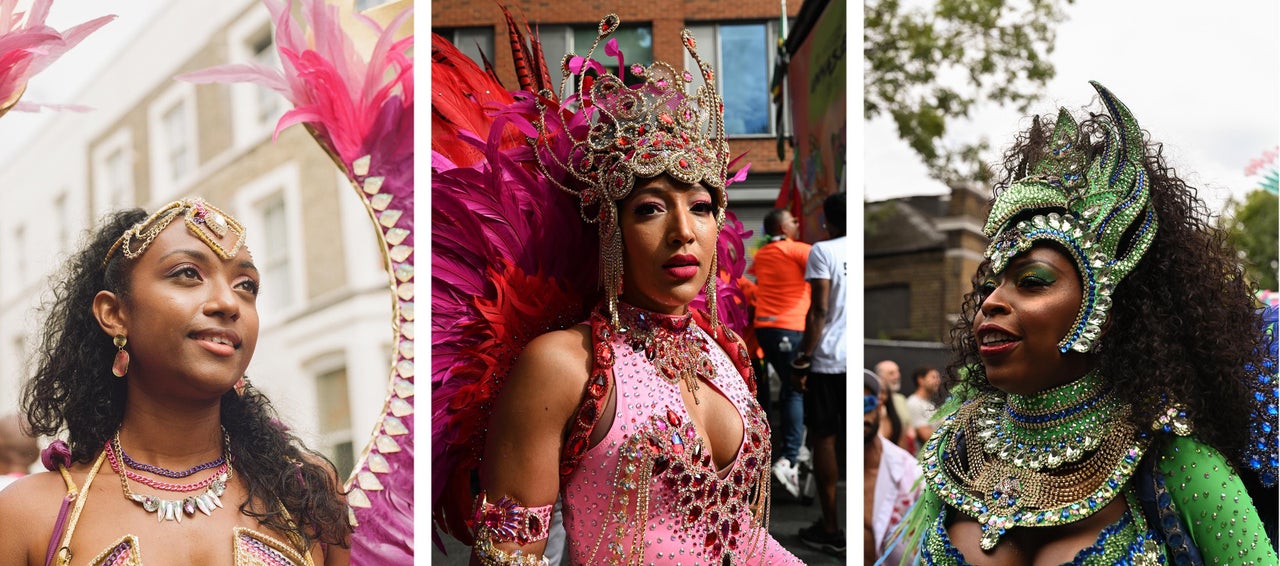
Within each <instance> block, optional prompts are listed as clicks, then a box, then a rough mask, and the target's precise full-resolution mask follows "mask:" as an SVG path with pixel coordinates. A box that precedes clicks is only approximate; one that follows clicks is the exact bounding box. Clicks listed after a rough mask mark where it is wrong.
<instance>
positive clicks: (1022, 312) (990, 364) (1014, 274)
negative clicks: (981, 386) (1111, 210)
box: [972, 245, 1090, 395]
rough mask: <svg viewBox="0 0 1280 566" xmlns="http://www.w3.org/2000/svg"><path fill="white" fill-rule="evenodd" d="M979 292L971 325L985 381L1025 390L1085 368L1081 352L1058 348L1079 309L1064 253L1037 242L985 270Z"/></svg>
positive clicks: (1066, 379)
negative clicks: (1001, 268)
mask: <svg viewBox="0 0 1280 566" xmlns="http://www.w3.org/2000/svg"><path fill="white" fill-rule="evenodd" d="M979 292H980V293H981V295H982V302H981V304H980V306H979V308H978V313H977V315H976V316H974V319H973V328H972V330H973V333H974V338H975V339H976V341H977V343H978V355H979V356H980V357H981V358H982V363H983V365H984V367H985V368H986V374H987V381H989V382H990V383H991V385H993V386H995V387H996V388H998V389H1000V390H1002V391H1004V392H1006V393H1012V394H1017V395H1029V394H1033V393H1036V392H1039V391H1044V390H1046V389H1049V388H1052V387H1056V386H1058V385H1062V384H1065V383H1070V382H1071V381H1073V380H1075V379H1077V378H1079V377H1080V376H1082V375H1084V374H1085V372H1087V371H1088V369H1089V362H1090V359H1089V358H1088V357H1087V356H1085V355H1082V354H1077V353H1074V352H1072V353H1068V354H1062V353H1061V352H1059V351H1058V342H1059V341H1060V340H1062V338H1063V337H1064V336H1066V335H1067V332H1068V331H1069V330H1070V329H1071V327H1072V326H1073V325H1074V324H1075V321H1076V317H1077V316H1078V315H1079V312H1080V301H1081V283H1080V275H1079V273H1078V272H1077V271H1076V267H1075V263H1073V262H1072V261H1071V258H1069V257H1068V256H1067V255H1065V254H1063V253H1062V252H1060V251H1058V249H1057V248H1055V247H1052V246H1049V245H1037V246H1036V247H1034V248H1032V249H1031V250H1030V251H1029V252H1027V253H1024V254H1022V255H1020V256H1017V257H1015V258H1014V259H1013V260H1012V261H1010V262H1009V264H1008V265H1007V266H1006V267H1005V270H1004V271H1002V272H1000V273H994V274H990V275H987V276H986V277H985V278H984V279H983V280H982V282H981V284H980V289H979Z"/></svg>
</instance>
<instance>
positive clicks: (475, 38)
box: [440, 27, 493, 69]
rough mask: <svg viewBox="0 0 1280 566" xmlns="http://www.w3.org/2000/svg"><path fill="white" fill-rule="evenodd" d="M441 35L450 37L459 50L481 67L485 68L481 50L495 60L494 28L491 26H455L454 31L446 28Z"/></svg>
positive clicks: (491, 59)
mask: <svg viewBox="0 0 1280 566" xmlns="http://www.w3.org/2000/svg"><path fill="white" fill-rule="evenodd" d="M440 35H443V36H444V37H447V38H449V41H452V42H453V46H454V47H457V48H458V51H461V52H462V53H463V54H464V55H466V56H467V57H470V58H471V60H472V61H475V62H476V65H479V66H480V68H481V69H483V68H484V58H483V57H481V56H480V53H481V52H484V56H485V57H488V58H489V60H490V61H493V28H491V27H474V28H455V29H453V30H452V31H449V30H444V32H443V33H441V34H440Z"/></svg>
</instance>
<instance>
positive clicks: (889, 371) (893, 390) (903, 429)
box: [875, 360, 916, 453]
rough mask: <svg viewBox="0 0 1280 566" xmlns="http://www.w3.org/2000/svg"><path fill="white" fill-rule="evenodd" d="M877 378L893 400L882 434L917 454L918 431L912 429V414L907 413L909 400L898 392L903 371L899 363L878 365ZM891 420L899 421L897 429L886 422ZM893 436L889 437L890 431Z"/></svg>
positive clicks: (883, 362)
mask: <svg viewBox="0 0 1280 566" xmlns="http://www.w3.org/2000/svg"><path fill="white" fill-rule="evenodd" d="M875 367H876V376H878V377H879V378H880V383H883V384H884V385H885V395H887V396H888V398H889V399H891V400H892V403H891V404H886V405H885V406H886V407H887V408H888V410H887V411H885V416H884V418H882V419H881V422H880V434H881V435H882V436H884V437H885V438H888V439H890V440H893V441H894V442H895V443H897V445H898V446H901V447H902V448H903V449H905V450H906V451H907V452H912V453H914V452H915V449H916V431H915V430H913V429H912V428H911V420H910V415H911V413H910V412H908V411H907V398H906V396H904V395H903V394H901V393H899V392H898V390H899V389H902V371H900V370H899V369H898V363H897V362H895V361H893V360H884V361H881V362H880V363H877V364H876V366H875ZM890 418H895V419H897V421H898V423H897V426H896V427H890V426H889V423H888V422H886V421H887V420H888V419H890ZM891 430H892V431H893V436H888V434H889V433H890V431H891Z"/></svg>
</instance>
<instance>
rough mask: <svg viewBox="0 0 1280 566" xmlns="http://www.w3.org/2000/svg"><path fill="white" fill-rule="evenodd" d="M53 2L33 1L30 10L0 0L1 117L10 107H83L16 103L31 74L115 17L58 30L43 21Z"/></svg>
mask: <svg viewBox="0 0 1280 566" xmlns="http://www.w3.org/2000/svg"><path fill="white" fill-rule="evenodd" d="M52 4H53V0H35V3H34V4H33V5H32V6H31V9H30V10H27V11H26V12H20V11H18V0H0V116H3V115H4V114H5V112H8V111H9V110H10V109H12V110H17V111H19V112H36V111H39V110H40V109H41V108H60V109H69V110H85V108H84V107H80V106H55V105H45V104H38V103H34V102H18V99H20V98H22V93H23V92H24V91H25V90H26V88H27V81H28V80H30V79H31V77H33V76H35V75H36V73H39V72H40V71H43V70H44V69H45V68H47V67H48V66H49V65H50V64H52V63H53V62H54V61H57V60H58V58H59V57H61V56H62V54H63V53H66V52H67V51H68V50H70V49H71V48H72V47H75V46H76V44H78V43H80V42H81V41H82V40H84V38H85V37H88V35H89V34H91V33H93V32H94V31H95V30H97V29H98V28H100V27H102V26H104V25H106V23H107V22H109V21H111V20H114V19H115V18H116V17H115V16H102V17H99V18H94V19H92V20H89V21H87V22H85V23H82V24H80V25H77V26H73V27H71V28H70V29H68V30H66V31H62V32H60V31H58V30H55V29H53V28H52V27H49V26H48V25H46V24H45V19H46V18H47V17H48V15H49V8H50V6H51V5H52Z"/></svg>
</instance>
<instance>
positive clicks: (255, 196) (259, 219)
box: [232, 161, 307, 330]
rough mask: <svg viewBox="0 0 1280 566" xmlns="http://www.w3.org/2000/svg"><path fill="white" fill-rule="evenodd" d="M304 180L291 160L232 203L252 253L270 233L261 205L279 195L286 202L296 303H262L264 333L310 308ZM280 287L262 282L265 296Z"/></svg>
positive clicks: (249, 186) (250, 185) (245, 189)
mask: <svg viewBox="0 0 1280 566" xmlns="http://www.w3.org/2000/svg"><path fill="white" fill-rule="evenodd" d="M301 179H302V174H301V169H300V168H299V167H298V164H297V163H296V162H292V161H291V162H288V163H285V164H284V165H281V166H279V167H277V168H275V169H273V170H271V171H269V172H267V173H265V174H263V175H261V176H259V177H258V178H257V179H254V180H253V181H250V182H249V183H247V184H245V185H244V186H243V187H242V188H241V189H240V190H239V191H237V192H236V195H235V197H233V200H232V202H233V203H234V212H233V214H234V215H235V216H236V217H237V218H240V219H241V222H242V223H243V224H244V227H245V232H246V235H245V245H246V246H248V247H249V251H250V252H252V251H253V249H254V246H255V245H259V246H260V245H261V244H255V242H260V241H261V240H259V239H257V238H262V237H263V236H262V235H263V234H265V233H266V220H265V219H264V218H263V215H262V208H261V205H262V204H263V203H264V202H266V201H267V200H269V199H272V198H275V197H276V196H281V197H283V200H284V210H285V220H286V222H287V223H288V226H286V227H285V230H286V233H287V236H286V237H287V238H288V240H289V241H288V244H287V246H288V253H289V255H290V261H289V278H290V280H291V281H290V287H291V288H290V289H289V290H290V291H291V293H292V295H293V297H294V301H293V302H292V303H291V304H289V305H288V306H285V307H282V308H279V309H276V308H273V307H270V306H268V308H267V309H263V308H262V303H261V302H259V308H258V315H259V317H260V320H261V327H262V328H263V329H264V330H265V329H268V328H271V327H274V326H277V325H282V324H285V323H286V322H288V321H289V320H290V319H291V318H293V317H294V316H295V315H297V314H299V313H300V312H302V311H303V310H304V309H306V307H307V282H306V279H305V277H306V269H305V268H304V264H305V263H306V262H305V261H304V260H305V257H306V256H305V255H304V252H305V248H304V246H303V241H302V239H303V235H304V234H305V230H304V229H303V226H302V199H301V194H302V190H301V185H302V181H301ZM279 284H280V283H279V282H272V281H262V288H263V290H264V292H265V293H271V287H272V285H279ZM268 305H270V303H268Z"/></svg>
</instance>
